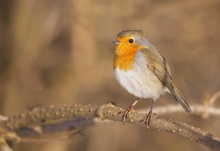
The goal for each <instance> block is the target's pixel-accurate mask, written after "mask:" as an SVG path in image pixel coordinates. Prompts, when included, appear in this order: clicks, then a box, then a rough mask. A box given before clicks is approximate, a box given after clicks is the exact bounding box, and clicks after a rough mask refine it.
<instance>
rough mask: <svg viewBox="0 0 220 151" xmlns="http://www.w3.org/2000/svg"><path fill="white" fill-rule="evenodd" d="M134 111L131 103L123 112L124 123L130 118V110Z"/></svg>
mask: <svg viewBox="0 0 220 151" xmlns="http://www.w3.org/2000/svg"><path fill="white" fill-rule="evenodd" d="M132 111H134V108H133V106H132V105H131V106H130V107H129V108H127V109H126V110H125V112H124V114H123V117H122V122H123V124H124V122H125V120H126V119H128V118H129V114H130V112H132Z"/></svg>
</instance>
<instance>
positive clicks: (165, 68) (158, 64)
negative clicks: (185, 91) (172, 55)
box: [141, 46, 191, 112]
mask: <svg viewBox="0 0 220 151" xmlns="http://www.w3.org/2000/svg"><path fill="white" fill-rule="evenodd" d="M141 51H142V52H143V54H144V55H145V57H146V59H147V62H148V64H147V67H148V69H149V70H150V71H152V72H153V74H154V75H155V76H156V77H157V78H158V79H159V80H160V81H161V82H162V83H163V84H164V85H165V86H166V87H167V88H168V89H169V90H170V92H171V93H172V94H173V96H174V98H175V99H176V100H177V101H178V102H179V103H180V104H181V105H182V107H183V108H184V110H185V111H186V112H191V109H190V106H189V105H188V103H187V102H186V99H185V98H184V97H183V96H182V95H181V93H180V92H179V91H178V89H177V88H176V87H175V86H174V85H173V83H172V80H171V72H170V68H169V65H168V64H167V62H166V60H165V58H164V57H163V56H162V55H161V54H160V52H159V51H158V50H157V49H156V48H155V47H154V46H152V47H151V48H150V49H142V50H141Z"/></svg>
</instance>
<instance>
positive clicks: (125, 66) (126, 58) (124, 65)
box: [113, 52, 135, 71]
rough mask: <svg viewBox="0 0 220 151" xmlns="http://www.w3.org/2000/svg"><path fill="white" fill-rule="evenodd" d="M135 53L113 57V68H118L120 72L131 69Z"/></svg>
mask: <svg viewBox="0 0 220 151" xmlns="http://www.w3.org/2000/svg"><path fill="white" fill-rule="evenodd" d="M134 57H135V52H133V53H130V54H127V55H122V56H119V55H117V54H116V55H115V58H114V64H113V68H114V69H116V68H119V69H121V70H125V71H126V70H129V69H132V68H133V62H134Z"/></svg>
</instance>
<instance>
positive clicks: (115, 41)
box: [112, 40, 120, 45]
mask: <svg viewBox="0 0 220 151" xmlns="http://www.w3.org/2000/svg"><path fill="white" fill-rule="evenodd" d="M112 43H113V44H115V45H117V44H119V43H120V42H119V41H118V40H114V41H112Z"/></svg>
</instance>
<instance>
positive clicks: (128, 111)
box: [122, 98, 140, 123]
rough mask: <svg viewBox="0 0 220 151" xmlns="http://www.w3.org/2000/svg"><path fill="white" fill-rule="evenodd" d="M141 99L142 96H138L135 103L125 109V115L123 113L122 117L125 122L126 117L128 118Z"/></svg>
mask: <svg viewBox="0 0 220 151" xmlns="http://www.w3.org/2000/svg"><path fill="white" fill-rule="evenodd" d="M139 100H140V98H137V99H136V100H135V101H134V103H133V104H132V105H131V106H129V108H127V109H126V110H125V112H124V115H123V118H122V121H123V123H124V121H125V119H127V118H128V114H129V113H130V112H131V110H133V109H134V107H135V105H136V104H137V103H138V101H139Z"/></svg>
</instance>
